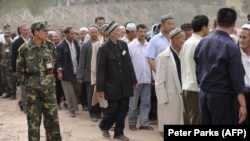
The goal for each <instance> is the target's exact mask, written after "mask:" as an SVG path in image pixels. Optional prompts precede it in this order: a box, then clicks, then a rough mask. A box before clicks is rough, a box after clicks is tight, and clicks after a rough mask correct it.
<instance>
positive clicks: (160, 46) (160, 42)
mask: <svg viewBox="0 0 250 141" xmlns="http://www.w3.org/2000/svg"><path fill="white" fill-rule="evenodd" d="M169 45H170V41H169V40H168V39H167V38H166V37H165V36H163V35H162V33H161V32H160V33H158V34H157V35H155V36H154V37H153V38H152V39H151V40H150V41H149V48H148V49H147V51H146V57H147V58H151V59H153V60H155V59H156V57H157V56H158V55H159V54H160V53H161V52H162V51H163V50H165V49H166V48H167V47H168V46H169Z"/></svg>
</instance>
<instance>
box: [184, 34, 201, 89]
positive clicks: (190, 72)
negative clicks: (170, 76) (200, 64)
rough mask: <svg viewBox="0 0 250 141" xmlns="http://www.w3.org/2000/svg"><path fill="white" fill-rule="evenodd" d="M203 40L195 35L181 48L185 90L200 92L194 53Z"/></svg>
mask: <svg viewBox="0 0 250 141" xmlns="http://www.w3.org/2000/svg"><path fill="white" fill-rule="evenodd" d="M201 39H202V37H201V36H200V35H198V34H195V33H193V34H192V36H191V37H190V38H188V40H187V41H186V42H185V43H184V44H183V46H182V48H181V51H180V59H181V79H182V89H183V90H189V91H195V92H198V91H200V89H199V87H198V84H197V79H196V74H195V62H194V51H195V49H196V47H197V45H198V43H199V42H200V40H201Z"/></svg>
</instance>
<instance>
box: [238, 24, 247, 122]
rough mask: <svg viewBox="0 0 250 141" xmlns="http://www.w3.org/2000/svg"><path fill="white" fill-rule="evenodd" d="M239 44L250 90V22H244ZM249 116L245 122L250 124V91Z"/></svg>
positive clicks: (245, 77)
mask: <svg viewBox="0 0 250 141" xmlns="http://www.w3.org/2000/svg"><path fill="white" fill-rule="evenodd" d="M239 46H240V48H241V54H242V56H241V59H242V64H243V67H244V69H245V76H244V80H245V85H246V87H247V88H248V89H249V90H250V24H244V25H243V26H242V27H241V30H240V32H239ZM245 96H246V104H247V118H246V121H245V123H246V124H250V117H249V114H250V93H249V92H248V93H247V94H246V95H245Z"/></svg>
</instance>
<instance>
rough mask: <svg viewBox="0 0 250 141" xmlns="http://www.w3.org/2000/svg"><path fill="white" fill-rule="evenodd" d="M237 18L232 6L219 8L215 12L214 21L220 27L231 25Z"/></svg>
mask: <svg viewBox="0 0 250 141" xmlns="http://www.w3.org/2000/svg"><path fill="white" fill-rule="evenodd" d="M236 20H237V13H236V11H235V10H234V9H232V8H221V9H219V11H218V13H217V18H216V22H217V24H218V26H221V27H225V28H228V27H231V26H232V25H234V24H235V22H236Z"/></svg>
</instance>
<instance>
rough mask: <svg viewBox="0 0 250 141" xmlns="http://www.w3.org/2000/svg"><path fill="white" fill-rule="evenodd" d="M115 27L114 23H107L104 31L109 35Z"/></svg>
mask: <svg viewBox="0 0 250 141" xmlns="http://www.w3.org/2000/svg"><path fill="white" fill-rule="evenodd" d="M117 26H118V23H116V22H115V21H112V22H111V23H109V25H108V27H107V29H106V30H107V32H108V34H110V33H111V32H112V31H113V30H114V29H115V28H116V27H117Z"/></svg>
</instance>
